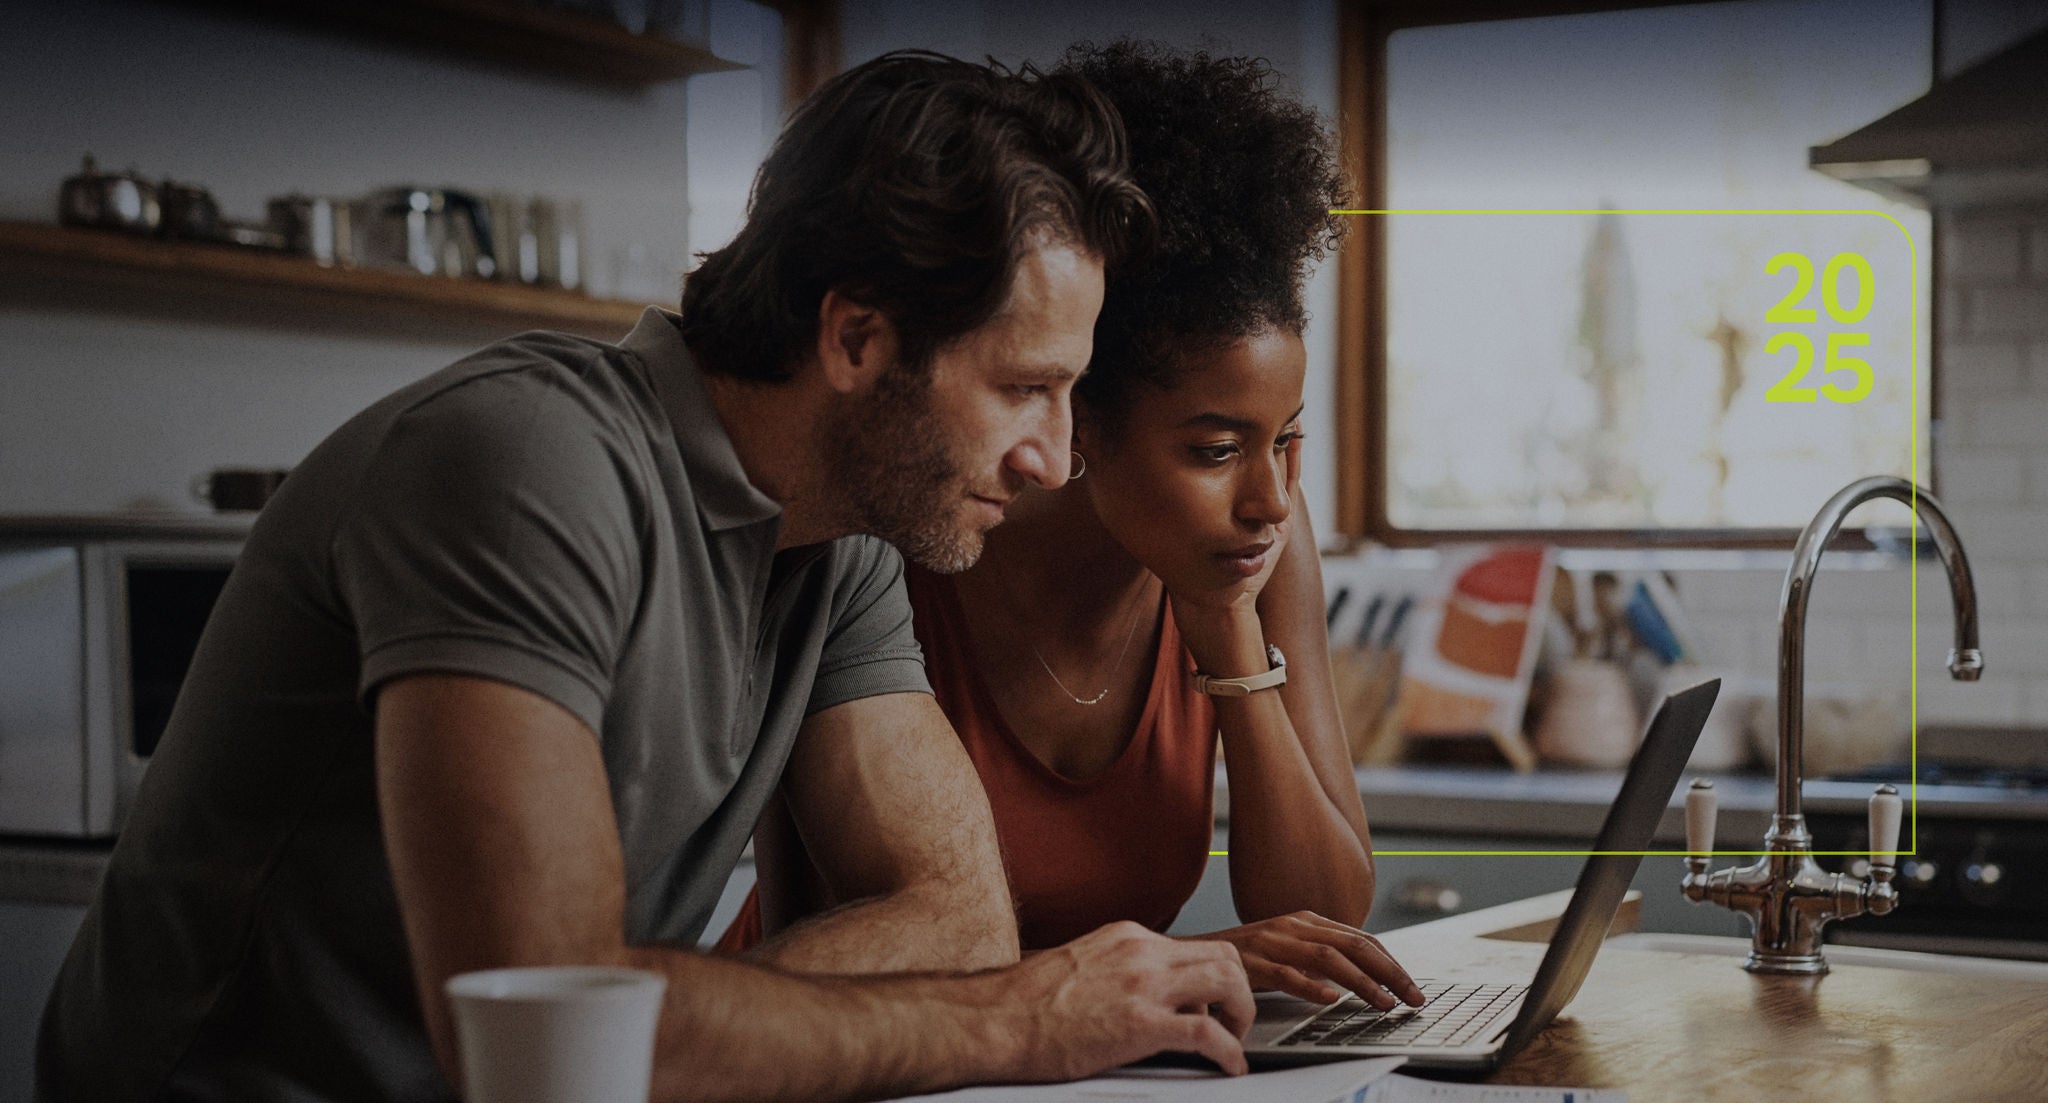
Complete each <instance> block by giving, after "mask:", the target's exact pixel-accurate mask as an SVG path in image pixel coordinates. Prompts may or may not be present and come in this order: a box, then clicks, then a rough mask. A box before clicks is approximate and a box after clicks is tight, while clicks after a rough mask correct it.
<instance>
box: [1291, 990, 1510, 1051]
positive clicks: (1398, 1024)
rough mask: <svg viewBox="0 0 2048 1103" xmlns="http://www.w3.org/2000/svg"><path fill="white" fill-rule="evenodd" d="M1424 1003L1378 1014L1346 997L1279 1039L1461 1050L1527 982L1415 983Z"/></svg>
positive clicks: (1294, 1043)
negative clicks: (1419, 989) (1454, 1047)
mask: <svg viewBox="0 0 2048 1103" xmlns="http://www.w3.org/2000/svg"><path fill="white" fill-rule="evenodd" d="M1415 983H1416V986H1417V987H1419V988H1421V989H1422V998H1423V1005H1422V1006H1421V1007H1409V1006H1408V1005H1407V1004H1398V1005H1396V1006H1395V1007H1394V1009H1393V1010H1391V1011H1381V1010H1379V1009H1378V1008H1376V1007H1373V1006H1372V1005H1370V1004H1368V1003H1366V1002H1365V1001H1364V1000H1361V999H1359V998H1358V997H1356V996H1352V997H1349V998H1348V999H1345V1000H1344V1001H1343V1002H1341V1003H1338V1004H1335V1005H1333V1006H1332V1007H1330V1008H1329V1009H1328V1010H1326V1011H1324V1012H1323V1013H1322V1014H1320V1015H1318V1016H1316V1017H1315V1018H1313V1019H1311V1020H1309V1021H1308V1022H1306V1023H1303V1024H1302V1025H1301V1027H1299V1028H1298V1029H1296V1030H1295V1031H1294V1032H1293V1033H1291V1034H1289V1035H1287V1036H1286V1037H1285V1038H1282V1039H1280V1041H1279V1042H1278V1043H1277V1044H1279V1045H1282V1046H1319V1047H1322V1046H1358V1045H1375V1046H1404V1047H1413V1048H1418V1049H1420V1048H1429V1047H1450V1046H1462V1045H1466V1044H1468V1043H1470V1042H1471V1041H1472V1040H1473V1039H1474V1038H1477V1037H1478V1036H1479V1035H1480V1034H1481V1033H1482V1032H1483V1031H1485V1030H1486V1029H1487V1027H1489V1026H1491V1025H1492V1024H1493V1023H1494V1022H1495V1021H1496V1020H1497V1019H1498V1018H1499V1017H1500V1015H1501V1013H1502V1012H1503V1011H1505V1010H1506V1009H1507V1008H1508V1006H1509V1005H1511V1004H1513V1003H1514V1002H1515V1001H1516V1000H1517V999H1520V998H1521V996H1522V994H1523V993H1525V992H1527V991H1528V990H1529V986H1528V985H1526V984H1450V983H1446V982H1444V981H1429V980H1423V981H1416V982H1415Z"/></svg>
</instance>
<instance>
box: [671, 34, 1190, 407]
mask: <svg viewBox="0 0 2048 1103" xmlns="http://www.w3.org/2000/svg"><path fill="white" fill-rule="evenodd" d="M1152 234H1153V222H1152V214H1151V205H1150V203H1149V202H1148V201H1147V200H1146V198H1145V195H1144V193H1143V192H1141V191H1140V190H1139V189H1138V187H1137V185H1135V184H1134V183H1132V181H1131V177H1130V173H1129V171H1128V164H1127V154H1126V152H1125V146H1124V132H1123V126H1122V123H1121V122H1120V121H1119V120H1118V118H1117V114H1116V110H1115V109H1114V108H1112V107H1111V106H1110V105H1109V102H1108V101H1107V100H1106V99H1104V98H1103V96H1102V94H1101V93H1100V92H1098V91H1096V90H1095V88H1094V87H1093V86H1091V85H1090V84H1089V83H1088V82H1087V81H1086V80H1083V79H1081V78H1080V77H1077V76H1074V75H1072V74H1060V75H1050V76H1048V75H1043V74H1040V73H1039V72H1037V71H1036V70H1034V69H1032V68H1030V67H1029V66H1026V67H1024V68H1022V69H1020V70H1017V71H1015V72H1012V71H1009V70H1004V69H1000V68H997V67H994V66H984V65H976V64H973V63H970V62H965V61H960V60H958V59H955V58H950V57H946V56H944V55H941V54H934V53H928V52H925V51H899V52H896V53H891V54H885V55H883V56H882V57H879V58H876V59H875V60H873V61H870V62H868V63H866V64H864V65H861V66H859V67H858V68H855V69H851V70H848V71H847V72H845V73H842V74H840V75H839V76H837V77H834V78H833V79H832V80H831V81H830V82H828V83H827V84H826V85H825V86H824V87H823V88H820V89H819V90H818V91H817V93H816V94H815V95H813V96H811V98H810V99H809V100H807V101H805V102H804V104H803V106H801V107H800V108H798V109H797V112H796V114H795V115H794V116H792V117H791V119H790V120H789V123H788V125H787V126H786V127H784V128H783V131H782V135H781V137H779V138H778V139H776V142H775V147H774V149H773V150H772V151H770V153H769V155H768V159H767V160H766V161H765V162H763V163H762V165H761V171H760V173H759V174H758V175H757V176H756V177H755V179H754V189H753V195H752V197H751V199H750V200H749V202H748V206H747V220H746V225H745V226H743V227H742V228H741V229H740V232H739V235H738V236H737V237H735V238H734V239H733V240H732V243H731V244H729V245H727V246H725V247H724V248H722V249H719V250H717V251H715V252H711V253H707V254H704V259H703V263H702V264H701V265H699V266H698V268H697V269H696V271H694V272H692V273H691V274H690V276H689V277H688V279H686V280H685V281H684V283H683V301H682V316H683V327H682V328H683V337H684V340H685V341H686V342H687V343H688V344H689V346H690V348H691V350H692V351H693V352H694V353H695V354H696V355H697V357H698V358H699V360H701V361H702V362H703V366H704V367H705V368H706V369H707V370H710V371H715V372H720V373H724V374H726V375H731V376H738V377H742V378H746V379H751V380H756V381H763V382H771V381H778V380H785V379H788V378H790V376H791V375H792V374H793V373H794V371H795V369H796V367H797V365H799V364H800V363H802V361H803V359H804V357H805V356H806V355H807V354H808V353H809V351H810V349H811V348H812V346H813V344H814V343H815V342H816V340H817V330H818V306H819V303H820V302H821V301H822V300H823V299H824V296H825V292H826V291H828V290H834V289H836V290H838V291H839V292H840V293H841V294H843V295H845V296H847V297H848V298H850V299H852V300H853V301H855V302H858V303H861V304H862V305H864V306H868V307H872V308H874V309H876V310H879V311H881V313H882V314H883V315H884V316H886V317H887V318H888V319H889V320H890V322H891V323H892V324H893V325H894V326H895V328H896V332H897V336H898V339H899V342H900V347H901V355H902V356H903V358H904V361H905V362H906V363H908V364H911V365H923V364H927V363H929V361H930V359H931V356H932V354H933V353H935V352H937V351H938V350H939V349H940V348H941V347H943V346H944V345H945V344H946V343H947V342H949V341H951V340H953V339H955V338H957V337H960V336H962V335H963V334H966V333H968V332H969V331H971V330H973V329H976V328H978V327H979V326H981V325H982V324H984V323H986V322H987V321H988V320H989V319H990V318H992V317H994V315H995V314H996V312H997V311H998V310H1000V309H1001V307H1002V305H1003V302H1004V300H1005V299H1006V298H1007V296H1008V295H1009V291H1010V285H1011V283H1012V280H1013V278H1014V276H1015V274H1016V270H1017V264H1018V262H1019V260H1020V259H1021V258H1022V256H1023V255H1024V253H1025V252H1026V251H1027V250H1028V249H1030V248H1031V247H1033V246H1034V245H1035V244H1036V243H1037V241H1038V240H1039V236H1040V235H1049V239H1050V240H1053V241H1058V242H1062V243H1066V244H1072V245H1075V246H1079V247H1081V248H1084V249H1086V250H1087V251H1089V252H1091V253H1093V254H1095V255H1096V256H1097V257H1099V258H1100V259H1101V260H1102V261H1103V263H1104V265H1105V267H1106V268H1110V269H1114V268H1115V267H1116V266H1117V265H1118V264H1120V263H1121V262H1122V261H1124V260H1125V259H1126V258H1127V257H1130V256H1132V255H1134V254H1137V253H1141V252H1143V251H1144V250H1145V249H1146V248H1148V247H1149V245H1150V242H1151V238H1152Z"/></svg>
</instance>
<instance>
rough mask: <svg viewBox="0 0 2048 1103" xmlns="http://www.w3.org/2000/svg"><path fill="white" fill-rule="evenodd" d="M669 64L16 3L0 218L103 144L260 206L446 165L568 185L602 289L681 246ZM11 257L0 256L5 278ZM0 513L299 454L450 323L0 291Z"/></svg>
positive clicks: (43, 204) (2, 69)
mask: <svg viewBox="0 0 2048 1103" xmlns="http://www.w3.org/2000/svg"><path fill="white" fill-rule="evenodd" d="M685 93H686V89H685V85H684V84H683V83H680V82H678V83H673V84H665V85H659V86H656V87H654V88H652V89H649V90H647V91H645V92H621V91H613V90H609V89H603V88H593V87H590V86H587V85H583V84H577V83H572V82H568V81H564V80H557V79H553V78H549V77H541V76H532V75H527V74H523V73H520V72H517V71H513V70H508V69H504V68H501V67H495V66H490V65H485V64H482V63H474V62H465V61H460V60H452V61H451V60H449V59H448V58H445V57H442V56H438V55H428V54H423V53H416V52H410V51H404V50H397V49H393V48H389V47H386V46H383V45H377V44H366V43H362V42H358V41H356V40H353V39H347V38H340V37H335V36H331V35H325V34H318V33H313V32H307V31H300V30H295V29H289V28H284V27H279V26H273V25H270V24H267V23H261V22H256V21H252V20H248V19H243V18H238V17H236V16H233V15H229V14H223V13H216V12H212V11H208V10H203V9H197V8H192V7H186V6H183V5H177V4H167V3H161V2H158V3H149V2H144V0H70V2H67V3H63V4H41V3H38V4H20V5H11V6H10V7H9V11H8V19H7V30H6V32H5V33H4V34H0V102H4V103H5V104H6V105H7V109H6V110H5V111H0V149H4V150H6V151H7V152H6V153H5V155H4V157H0V218H8V219H28V220H40V221H54V219H55V212H56V196H57V189H58V185H59V182H60V181H61V180H62V179H63V178H64V177H65V176H67V175H70V174H72V173H75V172H77V171H78V167H79V159H80V157H81V155H83V154H84V153H87V152H91V153H93V154H94V155H96V156H97V157H98V158H99V161H100V163H101V166H102V167H103V168H105V169H115V170H118V169H122V168H126V167H129V166H133V167H135V168H137V169H139V170H140V171H142V172H143V173H144V174H145V175H148V176H150V177H153V178H154V177H160V176H174V177H176V178H177V179H179V180H181V181H190V182H196V183H200V184H203V185H205V186H207V187H209V188H211V189H212V191H213V192H214V194H215V195H216V196H217V197H218V198H219V200H220V202H221V205H222V208H223V211H224V213H225V214H227V215H228V216H229V217H233V218H242V219H258V218H261V217H262V215H263V209H264V202H265V200H266V199H267V198H268V197H270V196H273V195H277V194H281V193H285V192H290V191H294V190H300V191H306V192H310V193H315V194H338V195H347V194H356V193H361V192H364V191H367V190H369V189H371V188H375V187H379V186H384V185H392V184H408V183H411V184H423V185H455V186H463V187H468V188H474V189H479V190H506V191H512V192H520V193H539V194H549V195H555V196H561V197H577V198H581V199H582V200H583V203H584V207H585V218H586V236H587V240H588V242H589V249H588V250H587V252H588V254H589V255H590V256H592V258H593V260H594V263H593V265H592V271H591V277H592V283H593V289H594V290H598V291H600V292H602V291H605V290H608V289H609V287H610V286H611V283H612V273H611V264H612V262H613V259H614V258H615V256H617V255H618V254H619V253H620V251H621V250H622V249H623V247H624V246H625V244H626V243H628V242H638V243H641V244H643V245H644V246H645V247H646V248H647V249H648V252H649V256H650V257H651V258H653V261H652V263H657V264H665V265H666V266H667V267H668V268H670V269H673V270H679V269H680V267H681V264H682V261H683V257H684V236H685V232H686V230H685V227H686V224H687V223H686V219H687V213H688V212H687V210H686V208H685V196H684V186H683V172H684V127H683V115H684V110H685V105H686V99H685ZM18 278H19V276H18V274H14V273H10V274H9V279H10V282H12V281H13V280H15V279H18ZM0 350H4V351H0V513H22V512H46V511H57V512H88V511H108V510H118V509H130V508H150V507H155V508H193V503H192V501H191V499H190V497H189V493H188V490H187V487H188V484H189V482H190V480H191V479H192V477H193V476H194V475H196V474H199V473H201V472H204V471H206V470H208V469H210V468H213V467H216V466H221V465H262V466H290V465H291V464H293V463H295V462H296V461H297V460H298V459H300V458H301V457H302V456H303V455H304V454H305V452H306V451H307V450H308V449H310V448H311V447H312V445H313V444H315V443H316V442H318V441H319V440H320V438H321V437H323V436H325V435H326V434H327V433H328V432H329V431H330V430H332V429H333V428H334V427H335V426H336V425H338V424H339V423H340V422H341V421H342V420H343V419H345V418H346V417H347V416H348V415H349V414H351V413H353V412H354V411H355V410H357V409H359V408H361V407H363V406H365V405H367V404H368V403H369V402H371V401H372V400H374V399H376V398H377V397H379V396H381V395H382V394H384V393H386V392H388V391H390V390H392V389H393V388H395V387H398V386H400V385H402V384H404V383H406V382H408V381H410V380H411V379H413V378H416V377H418V376H420V375H422V374H425V373H426V372H429V371H432V370H434V369H435V368H438V367H440V366H442V365H443V364H446V363H448V362H449V361H451V360H453V359H455V358H457V357H459V356H461V355H463V354H464V353H466V352H468V351H469V350H470V346H469V344H468V343H467V342H464V343H461V344H456V343H450V341H449V340H448V339H447V338H439V339H421V338H418V337H408V336H406V335H405V334H404V333H402V332H396V331H392V332H385V333H383V334H382V335H380V336H365V335H357V334H352V333H350V332H348V320H347V319H345V318H344V319H341V320H340V322H339V324H338V325H337V326H336V327H334V329H333V330H332V331H329V332H323V333H320V334H308V333H306V332H303V331H298V330H293V329H273V328H266V327H263V326H255V325H236V324H227V323H221V322H214V321H204V322H189V321H185V320H181V319H179V318H176V317H173V318H169V319H164V318H151V317H142V316H138V315H135V314H130V313H124V312H121V311H98V310H80V309H73V308H70V307H59V306H52V305H49V304H48V301H47V300H46V299H43V298H41V297H38V296H33V295H28V294H24V293H22V288H20V287H19V286H17V288H16V289H15V290H12V291H7V292H0Z"/></svg>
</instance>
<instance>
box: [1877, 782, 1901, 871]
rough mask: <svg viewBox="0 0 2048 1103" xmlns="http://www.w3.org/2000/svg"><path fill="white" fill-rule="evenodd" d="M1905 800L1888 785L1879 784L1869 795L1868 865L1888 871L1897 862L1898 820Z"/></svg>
mask: <svg viewBox="0 0 2048 1103" xmlns="http://www.w3.org/2000/svg"><path fill="white" fill-rule="evenodd" d="M1905 807H1906V802H1905V801H1903V800H1901V799H1899V791H1898V790H1897V789H1895V788H1893V787H1892V786H1890V785H1880V786H1878V787H1877V792H1875V793H1872V794H1871V795H1870V865H1871V867H1872V868H1873V869H1883V870H1886V871H1887V872H1889V871H1890V870H1891V868H1892V867H1893V866H1896V865H1898V862H1899V821H1900V820H1901V819H1902V818H1903V817H1904V815H1905Z"/></svg>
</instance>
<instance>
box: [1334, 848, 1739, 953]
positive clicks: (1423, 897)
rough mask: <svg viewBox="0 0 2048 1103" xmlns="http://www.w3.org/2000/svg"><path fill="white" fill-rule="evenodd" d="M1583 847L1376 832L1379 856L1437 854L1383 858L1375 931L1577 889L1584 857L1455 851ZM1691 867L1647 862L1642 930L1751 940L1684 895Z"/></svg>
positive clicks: (1665, 860) (1733, 921) (1638, 879)
mask: <svg viewBox="0 0 2048 1103" xmlns="http://www.w3.org/2000/svg"><path fill="white" fill-rule="evenodd" d="M1585 845H1586V844H1585V842H1584V841H1583V840H1579V841H1577V842H1573V841H1570V840H1556V841H1547V840H1534V841H1532V840H1530V839H1507V838H1490V837H1485V836H1462V835H1408V834H1401V833H1377V832H1376V833H1375V834H1374V835H1373V848H1374V850H1375V851H1380V852H1385V851H1436V852H1438V853H1429V854H1387V853H1380V854H1379V855H1378V857H1376V858H1375V859H1374V867H1375V870H1376V873H1377V876H1378V887H1377V889H1376V891H1375V894H1374V903H1373V909H1372V917H1371V920H1370V921H1369V922H1368V923H1367V924H1366V926H1367V927H1368V928H1369V929H1371V930H1373V931H1386V930H1394V929H1398V928H1401V927H1408V926H1413V925H1414V924H1417V923H1425V922H1429V921H1430V920H1434V919H1441V918H1443V917H1444V916H1447V915H1456V914H1460V913H1464V912H1470V911H1474V910H1477V909H1482V908H1490V907H1494V906H1495V905H1499V904H1505V903H1508V902H1509V901H1513V900H1523V899H1527V898H1529V897H1532V896H1539V895H1542V894H1543V893H1547V892H1556V891H1560V890H1565V889H1570V888H1571V887H1572V885H1573V884H1574V883H1576V882H1577V880H1578V876H1579V868H1580V867H1581V866H1582V865H1584V864H1585V859H1584V858H1583V857H1578V856H1574V855H1570V854H1558V855H1540V856H1539V855H1512V856H1510V855H1493V854H1479V855H1474V854H1449V853H1441V852H1444V851H1456V850H1477V851H1487V850H1560V851H1568V850H1569V849H1570V848H1571V847H1573V846H1579V847H1584V846H1585ZM1684 876H1685V861H1684V859H1682V858H1679V857H1676V856H1662V855H1657V856H1651V857H1646V858H1644V859H1643V864H1642V867H1641V868H1640V869H1638V870H1637V871H1636V875H1635V878H1634V879H1633V880H1632V881H1630V882H1629V884H1630V887H1631V888H1634V889H1637V890H1639V891H1640V892H1641V893H1642V894H1643V900H1642V928H1643V929H1644V930H1646V931H1668V932H1676V933H1683V934H1714V935H1730V936H1737V937H1747V935H1748V931H1747V930H1746V929H1745V928H1744V926H1743V920H1742V919H1741V918H1740V917H1739V916H1737V915H1736V914H1735V913H1733V912H1731V911H1728V910H1727V909H1725V908H1708V907H1702V906H1697V905H1694V904H1693V903H1692V902H1691V901H1689V900H1687V899H1685V897H1684V896H1682V895H1681V894H1680V893H1679V891H1678V882H1679V879H1680V878H1682V877H1684Z"/></svg>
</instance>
